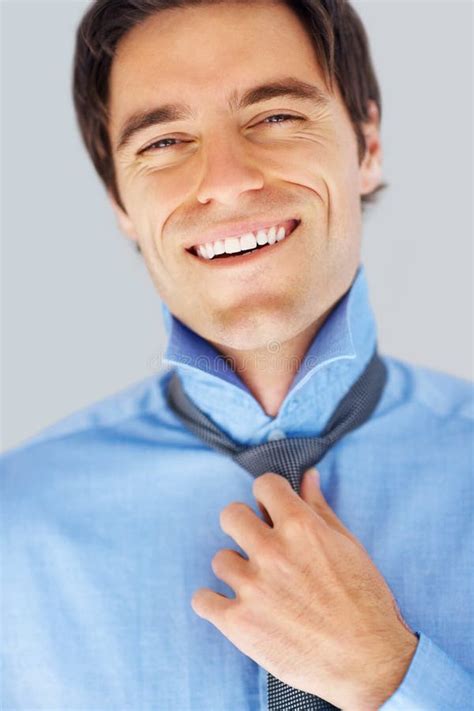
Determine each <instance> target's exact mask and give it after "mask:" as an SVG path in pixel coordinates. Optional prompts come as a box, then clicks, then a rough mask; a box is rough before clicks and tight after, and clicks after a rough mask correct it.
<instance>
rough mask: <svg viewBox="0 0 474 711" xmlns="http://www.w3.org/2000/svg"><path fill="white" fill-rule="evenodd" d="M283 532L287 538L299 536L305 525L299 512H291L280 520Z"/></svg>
mask: <svg viewBox="0 0 474 711" xmlns="http://www.w3.org/2000/svg"><path fill="white" fill-rule="evenodd" d="M281 527H282V530H283V533H284V534H285V535H286V536H288V538H294V537H299V536H301V535H302V533H304V532H305V529H306V525H305V522H304V520H303V516H302V515H301V513H299V512H296V511H295V512H291V513H289V514H288V516H286V518H285V519H284V520H283V521H282V526H281Z"/></svg>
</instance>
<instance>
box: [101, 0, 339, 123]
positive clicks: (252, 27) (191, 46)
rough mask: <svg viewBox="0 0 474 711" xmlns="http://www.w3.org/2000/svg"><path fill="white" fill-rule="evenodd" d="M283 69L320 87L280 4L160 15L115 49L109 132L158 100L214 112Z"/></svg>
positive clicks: (304, 41)
mask: <svg viewBox="0 0 474 711" xmlns="http://www.w3.org/2000/svg"><path fill="white" fill-rule="evenodd" d="M283 67H284V73H285V74H287V75H293V76H298V77H299V78H301V79H302V80H306V81H312V82H313V83H315V82H316V83H319V84H320V85H321V88H324V86H325V85H324V78H323V74H322V72H321V70H320V67H319V66H318V63H317V60H316V56H315V52H314V49H313V45H312V43H311V39H310V37H309V36H308V34H307V32H306V30H305V29H304V27H303V26H302V24H301V22H300V20H299V19H298V18H297V17H296V15H295V14H294V13H293V12H292V11H291V10H290V9H289V8H288V7H287V6H286V5H284V4H282V3H279V2H273V1H272V0H268V1H263V2H252V3H241V2H221V3H212V4H203V5H197V6H189V7H185V8H173V9H170V10H163V11H160V12H158V13H155V14H154V15H152V16H150V17H149V18H147V20H145V21H144V22H143V23H142V24H140V25H138V26H136V27H134V28H133V29H132V30H130V31H129V32H128V33H127V34H126V35H125V37H124V38H123V39H122V41H121V42H120V43H119V46H118V48H117V52H116V56H115V58H114V60H113V63H112V69H111V74H110V80H109V109H110V117H111V129H112V131H114V129H116V128H117V127H118V126H119V125H120V123H121V122H122V121H123V119H124V118H125V116H127V115H128V114H129V113H130V112H131V111H134V110H136V109H137V108H143V107H144V106H146V105H148V104H152V103H154V102H156V100H157V99H159V100H163V101H177V100H180V101H183V102H186V103H188V104H190V105H192V106H194V107H195V108H196V109H197V110H199V107H200V106H209V105H210V104H211V105H212V106H214V107H215V108H216V109H217V108H218V107H219V106H220V105H222V106H224V102H225V100H226V99H227V97H228V96H229V95H230V93H231V92H239V91H245V88H246V87H248V86H250V85H254V84H255V83H256V81H260V80H261V79H263V80H264V79H266V78H267V77H274V76H275V74H277V73H278V72H279V71H281V70H282V69H283Z"/></svg>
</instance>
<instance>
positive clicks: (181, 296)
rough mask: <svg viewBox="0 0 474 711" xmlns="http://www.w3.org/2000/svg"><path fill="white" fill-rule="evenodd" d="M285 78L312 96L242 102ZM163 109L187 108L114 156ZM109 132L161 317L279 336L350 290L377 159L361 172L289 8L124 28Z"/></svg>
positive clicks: (242, 338) (176, 13)
mask: <svg viewBox="0 0 474 711" xmlns="http://www.w3.org/2000/svg"><path fill="white" fill-rule="evenodd" d="M290 78H291V79H293V80H298V81H299V82H305V83H306V84H307V85H310V86H312V87H316V88H317V89H319V92H320V94H321V96H320V99H319V100H317V99H316V97H315V96H313V97H310V98H307V97H302V96H295V95H292V94H289V93H288V94H281V95H276V93H275V92H273V95H272V94H269V93H268V92H267V93H265V95H264V96H263V95H262V92H260V94H259V96H257V97H256V96H253V97H250V100H251V101H252V102H251V103H249V102H248V101H245V102H240V105H239V99H242V97H244V95H245V94H246V93H247V92H248V91H249V90H250V89H254V88H255V87H260V86H262V85H267V84H274V83H275V82H280V83H281V84H285V85H286V84H289V83H290V81H289V79H290ZM247 98H249V97H247ZM255 98H258V99H259V100H258V101H257V102H254V101H253V100H254V99H255ZM169 104H185V105H187V107H188V109H187V113H185V114H184V115H183V116H181V117H179V118H178V117H176V116H174V117H173V116H168V117H167V119H166V121H165V122H161V123H154V124H153V123H150V124H149V125H148V126H147V127H146V128H144V129H143V128H142V129H141V130H139V131H136V132H135V133H133V134H131V135H129V140H128V142H126V144H125V145H124V146H123V147H122V148H120V149H119V148H118V143H119V141H120V137H121V135H122V133H123V130H124V127H125V125H126V124H127V123H128V122H129V119H130V117H131V116H132V115H134V114H136V113H137V112H145V111H149V110H151V109H155V108H157V107H161V106H163V105H169ZM155 118H156V117H155ZM161 118H166V117H164V115H163V112H162V113H161ZM109 131H110V138H111V142H112V146H113V156H114V164H115V169H116V176H117V185H118V189H119V193H120V195H121V198H122V201H123V204H124V206H125V208H126V212H127V214H125V213H124V212H122V211H121V210H120V209H119V208H118V207H117V206H116V205H115V204H114V209H115V210H116V211H117V215H118V217H119V221H120V224H121V226H122V229H123V230H124V232H125V233H126V234H127V235H128V236H129V237H131V238H132V239H136V240H138V241H139V244H140V247H141V250H142V254H143V257H144V259H145V262H146V265H147V268H148V270H149V272H150V275H151V277H152V279H153V282H154V284H155V286H156V288H157V290H158V292H159V294H160V296H161V297H162V299H163V300H164V301H165V303H166V304H167V306H168V308H169V309H170V311H171V312H172V313H173V314H175V315H176V316H177V317H178V318H179V319H181V320H182V321H183V322H184V323H185V324H186V325H187V326H188V327H189V328H191V329H192V330H194V331H196V332H197V333H199V334H200V335H201V336H203V337H204V338H206V339H207V340H209V341H211V342H212V343H214V345H216V347H218V348H219V347H220V348H221V349H225V346H228V347H229V348H234V349H242V350H247V349H254V348H262V347H265V346H266V344H268V343H269V342H270V341H272V342H273V341H280V342H283V341H287V340H288V339H291V338H293V337H295V336H297V335H298V334H300V333H301V332H303V330H305V329H308V328H310V327H311V324H313V323H314V322H315V321H316V320H317V319H319V318H321V316H322V315H323V314H325V313H326V312H327V310H328V309H329V308H330V307H331V306H332V305H333V304H334V303H335V302H336V301H337V299H338V298H339V297H340V296H341V295H342V294H343V293H344V292H345V291H346V290H347V288H348V287H349V285H350V283H351V281H352V279H353V276H354V274H355V271H356V269H357V266H358V264H359V258H360V241H361V208H360V195H361V194H363V193H368V192H370V191H371V190H372V189H373V188H374V187H376V185H377V184H378V182H379V178H380V172H379V164H378V160H376V159H374V158H373V157H372V158H371V157H368V158H367V160H364V162H363V163H362V165H361V166H359V162H358V155H357V141H356V136H355V133H354V129H353V127H352V125H351V122H350V119H349V116H348V114H347V111H346V109H345V106H344V104H343V102H342V99H341V97H340V94H339V92H338V90H337V89H335V93H330V92H329V89H328V88H327V87H326V86H325V82H324V77H323V74H322V71H321V69H320V68H319V66H318V63H317V60H316V57H315V53H314V50H313V46H312V44H311V40H310V38H309V37H308V36H307V34H306V32H305V30H304V28H303V26H302V25H301V24H300V21H299V20H298V18H297V17H296V16H295V15H294V14H293V13H292V11H291V10H290V9H289V8H287V7H286V6H285V5H282V4H278V3H273V2H262V3H261V4H260V3H253V2H252V3H250V4H240V3H231V2H225V3H222V4H209V5H201V6H195V7H187V8H182V9H172V10H165V11H161V12H159V13H157V14H155V15H154V16H152V17H150V18H149V19H147V20H146V21H145V22H144V23H143V24H142V25H141V26H138V27H136V28H134V29H133V30H131V31H130V32H129V33H128V34H127V35H126V36H125V37H124V39H123V40H122V42H121V43H120V44H119V47H118V52H117V55H116V57H115V59H114V61H113V65H112V71H111V76H110V124H109ZM152 144H154V145H152ZM242 223H244V224H242ZM272 225H275V226H276V227H277V228H278V227H279V226H283V227H285V229H286V232H285V234H286V236H285V238H284V239H282V240H280V241H276V242H275V243H274V244H267V245H266V246H260V247H258V249H257V250H256V251H255V252H254V253H252V254H244V253H242V254H241V255H240V256H229V257H219V256H214V258H212V259H204V258H203V257H201V256H197V255H196V254H194V253H193V252H192V250H191V247H192V246H193V245H196V244H199V243H202V242H203V241H206V242H211V243H213V242H215V241H216V240H218V239H219V236H221V238H222V240H221V244H222V242H223V240H224V239H225V236H227V237H229V238H230V237H232V236H234V237H238V238H240V237H241V236H242V235H244V234H245V233H249V232H253V234H254V236H255V237H256V238H257V237H258V234H256V233H257V230H258V228H259V227H260V228H262V229H263V234H266V235H267V237H268V234H269V233H268V232H267V231H266V230H265V229H264V228H270V227H271V226H272ZM291 230H293V231H291ZM270 234H271V233H270ZM224 235H225V236H224ZM280 235H281V231H280ZM260 239H261V240H263V237H262V236H261V237H260ZM270 241H271V237H270ZM250 243H251V242H250ZM228 244H230V245H231V247H230V248H231V249H234V248H235V246H236V242H235V240H231V242H230V243H228ZM237 244H240V239H239V242H237ZM225 245H226V243H225V242H224V246H225Z"/></svg>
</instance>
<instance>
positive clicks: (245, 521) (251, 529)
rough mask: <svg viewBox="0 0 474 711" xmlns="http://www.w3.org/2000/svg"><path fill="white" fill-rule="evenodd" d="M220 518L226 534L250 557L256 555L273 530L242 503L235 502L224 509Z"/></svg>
mask: <svg viewBox="0 0 474 711" xmlns="http://www.w3.org/2000/svg"><path fill="white" fill-rule="evenodd" d="M219 518H220V526H221V528H222V530H223V531H224V533H227V535H229V536H231V537H232V538H233V539H234V541H235V542H236V543H237V545H239V546H240V547H241V548H242V550H244V551H245V552H246V553H247V555H248V556H249V557H251V556H254V555H255V553H256V552H257V550H258V549H259V547H260V546H261V544H262V543H263V541H264V540H266V538H267V536H268V534H269V532H270V531H271V530H272V529H271V528H270V526H268V525H267V524H266V523H265V522H264V521H262V519H261V518H259V517H258V516H257V514H256V513H255V511H253V510H252V509H251V508H250V506H247V504H244V503H243V502H241V501H233V502H232V503H231V504H229V505H228V506H226V507H225V509H222V511H221V513H220V517H219Z"/></svg>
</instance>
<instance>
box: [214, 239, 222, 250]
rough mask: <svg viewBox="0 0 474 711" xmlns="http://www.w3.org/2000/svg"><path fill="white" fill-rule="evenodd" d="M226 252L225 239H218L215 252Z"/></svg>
mask: <svg viewBox="0 0 474 711" xmlns="http://www.w3.org/2000/svg"><path fill="white" fill-rule="evenodd" d="M224 252H225V244H224V240H222V239H218V240H217V242H214V254H224Z"/></svg>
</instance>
